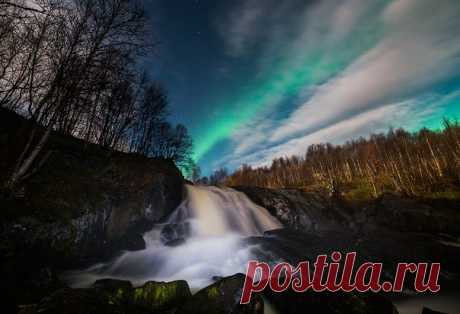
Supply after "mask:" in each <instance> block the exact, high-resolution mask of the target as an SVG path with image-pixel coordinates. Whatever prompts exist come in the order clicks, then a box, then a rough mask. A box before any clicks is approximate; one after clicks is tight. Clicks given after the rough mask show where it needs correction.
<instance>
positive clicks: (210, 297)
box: [176, 274, 264, 314]
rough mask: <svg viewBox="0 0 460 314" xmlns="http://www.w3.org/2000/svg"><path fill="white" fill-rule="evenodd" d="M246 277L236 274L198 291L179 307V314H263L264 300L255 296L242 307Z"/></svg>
mask: <svg viewBox="0 0 460 314" xmlns="http://www.w3.org/2000/svg"><path fill="white" fill-rule="evenodd" d="M244 280H245V276H244V275H243V274H236V275H233V276H230V277H225V278H222V279H220V280H218V281H217V282H215V283H214V284H212V285H210V286H208V287H206V288H204V289H202V290H200V291H198V292H197V293H196V294H195V295H193V296H192V297H191V298H190V299H189V300H188V301H187V302H186V303H185V304H184V305H182V306H181V307H179V309H178V311H177V312H176V313H177V314H201V313H208V314H262V313H263V312H264V306H263V300H262V298H261V296H260V295H258V294H254V295H253V298H252V300H251V303H249V304H245V305H242V304H240V298H241V294H242V290H243V285H244Z"/></svg>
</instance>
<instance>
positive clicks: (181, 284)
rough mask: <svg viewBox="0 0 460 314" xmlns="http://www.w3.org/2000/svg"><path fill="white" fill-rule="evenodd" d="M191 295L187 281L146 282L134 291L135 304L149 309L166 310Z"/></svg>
mask: <svg viewBox="0 0 460 314" xmlns="http://www.w3.org/2000/svg"><path fill="white" fill-rule="evenodd" d="M190 297H191V292H190V288H189V286H188V284H187V282H186V281H184V280H178V281H171V282H155V281H149V282H146V283H145V284H144V285H143V286H142V287H138V288H135V289H134V291H133V304H135V305H136V306H138V307H141V308H143V309H145V310H148V311H153V312H154V311H164V310H170V309H172V308H175V307H177V306H178V305H180V304H183V303H184V302H186V300H187V299H188V298H190Z"/></svg>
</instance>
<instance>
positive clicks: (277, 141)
mask: <svg viewBox="0 0 460 314" xmlns="http://www.w3.org/2000/svg"><path fill="white" fill-rule="evenodd" d="M145 1H146V7H147V10H148V13H149V15H150V17H151V30H152V34H153V36H154V38H155V40H156V41H157V42H158V46H157V52H156V54H155V55H154V56H152V57H149V58H148V59H147V60H145V62H144V64H143V66H144V68H145V69H146V70H147V71H148V72H149V73H150V76H151V77H153V78H154V79H157V80H159V81H160V82H161V83H162V84H163V86H164V87H165V89H166V90H167V91H168V95H169V100H170V111H171V120H172V122H175V123H183V124H185V125H186V126H187V128H188V129H189V131H190V133H191V135H192V137H193V141H194V150H195V159H196V161H197V162H198V164H199V165H200V167H201V169H202V171H203V173H204V174H209V172H210V171H213V170H214V169H217V168H219V167H227V168H228V169H230V170H232V169H235V168H236V167H239V166H240V165H241V164H243V163H248V164H251V165H254V166H258V165H266V164H269V162H270V160H272V159H273V158H275V157H281V156H286V155H293V154H303V153H304V152H305V150H306V148H307V146H308V145H309V144H313V143H319V142H326V141H327V142H332V143H337V144H338V143H342V142H344V141H346V140H348V139H351V138H356V137H359V136H366V135H369V134H370V133H372V132H382V131H386V130H388V128H389V127H390V126H391V127H395V128H396V127H404V128H406V129H408V130H410V131H415V130H417V129H419V128H420V127H422V126H427V127H430V128H439V127H440V122H441V120H442V118H443V117H450V118H456V117H460V1H458V0H439V1H433V0H393V1H369V0H347V1H339V0H337V1H334V0H324V1H305V0H292V1H279V0H263V1H262V0H247V1H235V0H228V1H224V0H222V1H203V0H151V1H147V0H145Z"/></svg>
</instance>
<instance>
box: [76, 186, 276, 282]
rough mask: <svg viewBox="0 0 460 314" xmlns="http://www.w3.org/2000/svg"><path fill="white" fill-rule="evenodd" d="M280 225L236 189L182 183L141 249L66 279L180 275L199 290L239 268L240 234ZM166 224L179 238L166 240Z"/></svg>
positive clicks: (245, 256)
mask: <svg viewBox="0 0 460 314" xmlns="http://www.w3.org/2000/svg"><path fill="white" fill-rule="evenodd" d="M171 226H173V227H171ZM280 227H281V224H280V223H279V221H278V220H277V219H276V218H274V217H273V216H271V215H270V213H269V212H268V211H267V210H266V209H265V208H263V207H260V206H257V205H256V204H254V203H253V202H251V201H250V200H249V198H248V197H247V196H246V195H245V194H243V193H241V192H238V191H236V190H233V189H230V188H217V187H208V186H192V185H187V198H186V200H185V201H184V202H183V203H182V204H181V205H180V206H179V207H178V208H177V209H176V210H175V211H174V213H172V215H171V216H170V217H169V219H168V221H167V222H166V223H164V224H161V225H157V226H155V227H154V228H153V229H152V230H151V231H150V232H148V233H146V234H145V235H144V239H145V241H146V249H145V250H142V251H134V252H125V253H124V254H122V255H121V256H120V257H118V258H116V259H115V260H113V261H112V262H109V263H105V264H98V265H95V266H93V267H91V268H89V269H86V270H84V271H80V272H72V273H70V274H68V276H67V279H68V280H69V281H70V282H71V283H72V285H73V286H75V287H84V286H89V285H91V284H92V283H93V282H94V281H95V280H97V279H100V278H108V277H110V278H119V279H125V280H130V281H131V282H133V284H135V285H140V284H142V283H143V282H145V281H148V280H156V281H171V280H178V279H183V280H187V282H188V283H189V285H190V286H191V288H192V289H199V288H202V287H204V286H206V285H208V284H210V283H211V282H212V281H213V277H215V276H217V277H220V276H229V275H233V274H235V273H238V272H242V273H244V271H245V268H246V263H247V261H248V260H250V259H251V252H250V248H248V247H247V246H243V245H241V240H242V238H244V237H247V236H257V235H262V234H263V232H264V231H267V230H272V229H278V228H280ZM167 228H169V230H172V231H173V232H172V233H173V234H174V235H175V236H176V239H174V238H173V239H172V241H171V242H173V241H174V240H179V241H178V242H177V243H173V244H172V243H167V240H165V229H167ZM176 229H177V230H181V232H176V231H177V230H176ZM184 230H185V231H184ZM176 233H180V234H179V235H177V234H176ZM184 238H185V239H184ZM165 243H166V244H165Z"/></svg>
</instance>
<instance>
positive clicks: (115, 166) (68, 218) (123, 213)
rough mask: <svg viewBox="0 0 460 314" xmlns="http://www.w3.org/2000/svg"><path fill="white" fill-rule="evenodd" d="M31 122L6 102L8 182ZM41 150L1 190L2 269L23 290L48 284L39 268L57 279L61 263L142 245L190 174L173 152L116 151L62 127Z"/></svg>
mask: <svg viewBox="0 0 460 314" xmlns="http://www.w3.org/2000/svg"><path fill="white" fill-rule="evenodd" d="M29 128H30V125H29V122H28V121H26V120H25V119H23V118H21V117H20V116H18V115H17V114H15V113H12V112H10V111H7V110H4V109H0V175H1V177H2V178H1V179H2V182H4V181H3V180H4V179H5V178H6V177H7V176H8V174H9V173H10V171H11V169H12V167H14V165H15V160H17V158H18V157H19V156H20V149H22V148H23V147H24V146H25V141H26V140H25V138H26V136H25V135H24V134H28V131H29ZM41 154H42V156H40V157H39V158H38V159H37V160H41V159H43V157H44V156H46V155H47V154H49V157H48V158H47V159H46V161H45V162H44V163H43V165H42V166H41V167H39V168H37V170H36V171H35V172H34V173H33V174H32V175H31V176H30V177H29V178H27V180H25V181H24V183H23V185H22V186H21V187H20V189H19V192H18V193H17V194H16V195H9V194H7V193H5V192H3V193H2V195H1V197H0V217H1V230H0V236H1V243H2V245H1V248H0V250H1V251H2V252H1V253H2V254H1V255H2V256H3V257H4V258H3V259H2V263H1V267H2V269H1V272H2V282H4V283H5V286H4V287H8V289H9V290H11V289H12V290H14V287H17V288H18V289H24V287H22V285H24V286H25V287H27V288H28V289H26V290H21V291H22V292H21V293H25V294H27V293H28V292H27V291H29V290H31V289H32V288H33V287H34V282H36V283H37V284H38V287H37V288H38V289H39V290H43V287H41V285H42V284H43V280H42V279H40V280H38V279H37V278H36V277H38V276H44V274H45V276H47V277H50V278H49V279H50V280H51V277H53V276H54V275H53V274H54V273H55V270H56V269H62V268H67V267H75V266H79V265H80V266H83V265H86V264H87V263H89V262H94V261H97V260H101V259H104V258H107V257H110V256H113V255H114V254H116V253H117V252H119V251H120V250H124V249H131V250H134V249H142V248H143V247H144V246H145V243H144V240H143V239H142V236H141V234H142V233H143V232H145V231H147V230H149V228H150V227H151V226H152V224H153V223H155V222H157V221H159V220H161V219H162V218H163V217H165V216H166V215H167V214H169V213H170V212H171V211H172V210H174V209H175V208H176V207H177V205H178V204H179V203H180V202H181V200H182V186H183V178H182V175H181V173H180V171H179V170H178V169H177V167H176V166H175V165H174V163H173V162H172V161H170V160H163V159H151V158H147V157H144V156H141V155H138V154H127V153H121V152H116V151H112V150H110V149H106V148H102V147H100V146H98V145H95V144H91V143H87V142H84V141H82V140H79V139H76V138H73V137H71V136H68V135H62V134H59V133H53V134H52V136H51V137H50V139H49V141H48V142H47V144H46V147H45V149H43V152H42V153H41ZM35 166H37V165H35ZM31 282H32V283H31ZM45 291H46V289H45V290H43V291H42V292H40V293H39V295H42V294H43V293H45ZM14 295H15V296H16V295H20V294H14ZM32 295H33V293H32ZM31 301H32V300H31Z"/></svg>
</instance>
